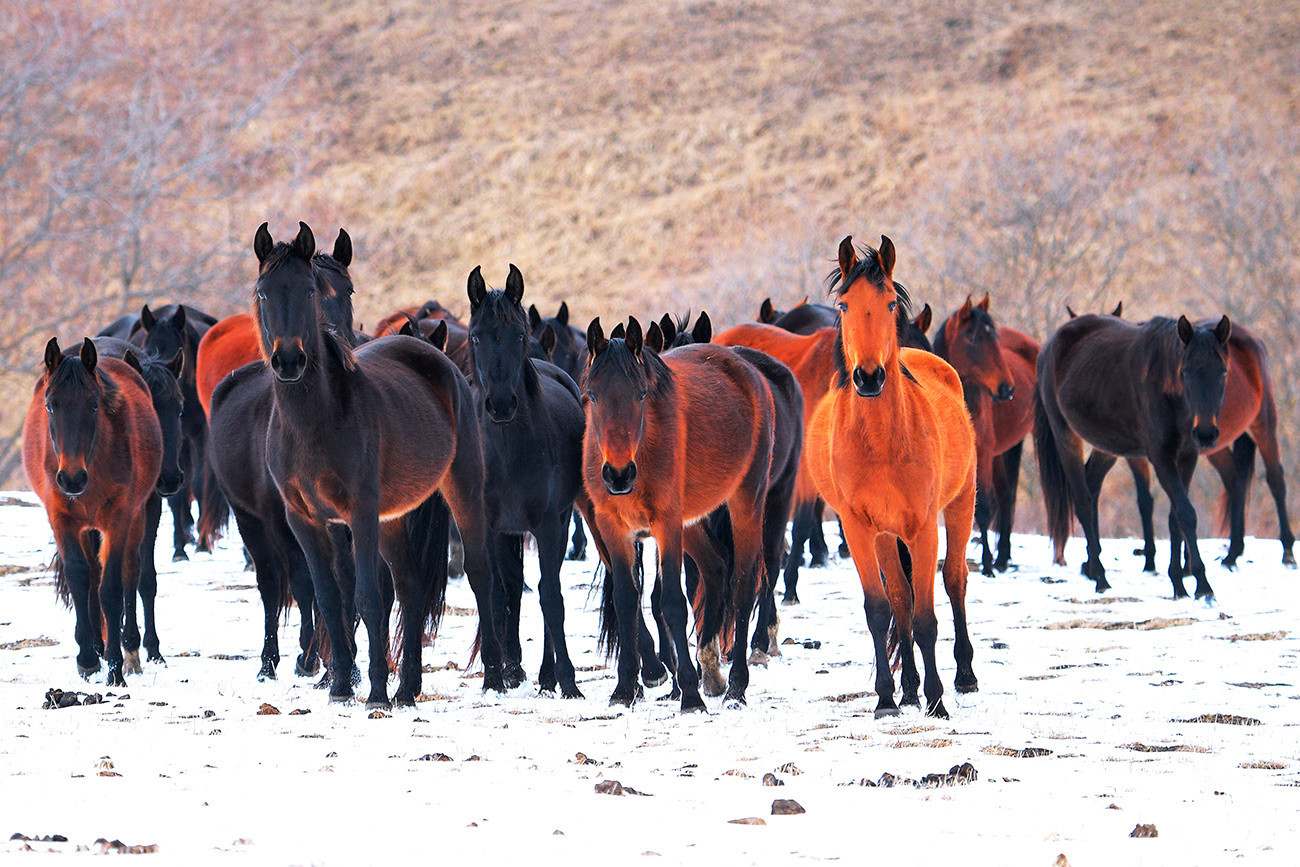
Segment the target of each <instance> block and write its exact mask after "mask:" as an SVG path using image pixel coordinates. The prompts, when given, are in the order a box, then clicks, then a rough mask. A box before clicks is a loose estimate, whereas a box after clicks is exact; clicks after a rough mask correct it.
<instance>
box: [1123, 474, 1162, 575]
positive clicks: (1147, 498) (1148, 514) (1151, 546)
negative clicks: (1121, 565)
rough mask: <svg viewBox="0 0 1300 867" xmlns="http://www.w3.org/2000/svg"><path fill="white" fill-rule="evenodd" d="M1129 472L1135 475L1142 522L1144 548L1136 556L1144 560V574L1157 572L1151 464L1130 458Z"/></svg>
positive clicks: (1134, 483)
mask: <svg viewBox="0 0 1300 867" xmlns="http://www.w3.org/2000/svg"><path fill="white" fill-rule="evenodd" d="M1128 468H1129V471H1130V472H1131V473H1132V474H1133V490H1134V491H1136V492H1137V507H1138V518H1139V519H1140V520H1141V521H1142V547H1141V548H1140V549H1138V550H1137V551H1134V552H1133V553H1134V554H1140V555H1142V557H1143V558H1144V563H1143V566H1142V571H1143V572H1154V571H1156V528H1155V521H1154V516H1155V510H1156V501H1155V498H1154V497H1152V496H1151V464H1149V463H1148V462H1147V461H1146V459H1145V458H1129V459H1128Z"/></svg>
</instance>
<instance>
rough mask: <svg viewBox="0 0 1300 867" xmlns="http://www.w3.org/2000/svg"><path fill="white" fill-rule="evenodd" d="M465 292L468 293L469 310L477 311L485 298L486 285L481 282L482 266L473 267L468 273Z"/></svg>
mask: <svg viewBox="0 0 1300 867" xmlns="http://www.w3.org/2000/svg"><path fill="white" fill-rule="evenodd" d="M465 288H466V291H467V292H468V293H469V306H470V310H477V309H478V307H479V305H480V304H482V303H483V299H484V298H486V297H487V284H486V283H484V282H483V266H482V265H475V266H474V270H473V271H470V272H469V280H468V281H467V282H466V286H465Z"/></svg>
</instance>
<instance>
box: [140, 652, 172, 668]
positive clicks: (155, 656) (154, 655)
mask: <svg viewBox="0 0 1300 867" xmlns="http://www.w3.org/2000/svg"><path fill="white" fill-rule="evenodd" d="M145 661H146V662H152V663H153V664H154V665H161V666H162V667H163V668H166V667H167V660H165V659H163V655H162V654H161V653H159V652H158V651H156V650H151V651H149V655H148V657H147V658H146V660H145Z"/></svg>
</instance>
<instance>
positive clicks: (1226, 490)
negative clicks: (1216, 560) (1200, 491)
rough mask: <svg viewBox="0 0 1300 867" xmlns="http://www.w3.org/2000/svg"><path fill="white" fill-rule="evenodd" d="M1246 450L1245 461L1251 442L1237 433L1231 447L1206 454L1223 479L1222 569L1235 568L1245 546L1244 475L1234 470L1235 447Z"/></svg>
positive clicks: (1250, 459)
mask: <svg viewBox="0 0 1300 867" xmlns="http://www.w3.org/2000/svg"><path fill="white" fill-rule="evenodd" d="M1239 446H1240V448H1241V450H1242V452H1244V453H1247V454H1249V457H1248V458H1246V461H1245V462H1247V463H1249V464H1251V465H1253V464H1254V462H1255V443H1254V442H1253V441H1252V440H1251V439H1250V437H1249V436H1248V435H1246V434H1242V435H1241V436H1239V437H1237V441H1236V442H1235V443H1233V446H1232V448H1225V449H1219V450H1218V451H1217V452H1214V453H1213V454H1210V455H1206V460H1207V461H1209V463H1210V466H1212V467H1214V469H1215V471H1216V472H1217V473H1218V474H1219V479H1220V480H1221V481H1222V482H1223V495H1224V498H1225V500H1226V501H1227V502H1226V505H1227V511H1228V553H1227V554H1226V555H1225V556H1224V558H1223V566H1224V568H1226V569H1236V568H1237V558H1238V557H1240V556H1241V555H1242V552H1243V551H1245V549H1246V479H1243V478H1242V476H1241V474H1240V473H1238V472H1237V466H1238V461H1237V454H1236V453H1237V448H1238V447H1239Z"/></svg>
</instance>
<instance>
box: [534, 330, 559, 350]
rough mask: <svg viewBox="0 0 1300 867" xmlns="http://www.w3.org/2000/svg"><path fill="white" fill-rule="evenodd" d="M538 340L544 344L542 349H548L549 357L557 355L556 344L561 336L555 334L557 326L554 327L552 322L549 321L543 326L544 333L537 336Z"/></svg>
mask: <svg viewBox="0 0 1300 867" xmlns="http://www.w3.org/2000/svg"><path fill="white" fill-rule="evenodd" d="M537 342H538V343H540V344H542V349H544V350H545V351H546V357H547V358H550V357H552V356H554V355H555V344H556V343H558V342H559V338H558V337H556V336H555V328H554V327H552V325H551V323H549V322H547V323H546V324H545V325H543V326H542V333H541V336H539V337H538V338H537Z"/></svg>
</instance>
